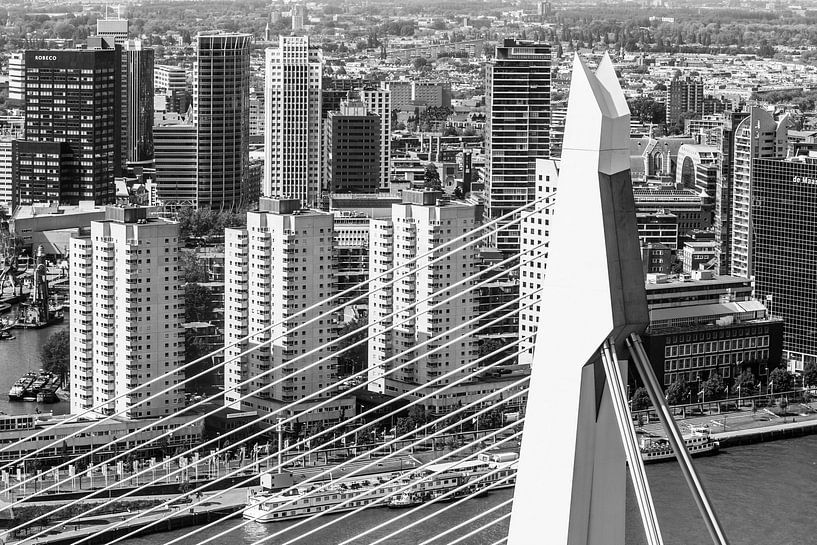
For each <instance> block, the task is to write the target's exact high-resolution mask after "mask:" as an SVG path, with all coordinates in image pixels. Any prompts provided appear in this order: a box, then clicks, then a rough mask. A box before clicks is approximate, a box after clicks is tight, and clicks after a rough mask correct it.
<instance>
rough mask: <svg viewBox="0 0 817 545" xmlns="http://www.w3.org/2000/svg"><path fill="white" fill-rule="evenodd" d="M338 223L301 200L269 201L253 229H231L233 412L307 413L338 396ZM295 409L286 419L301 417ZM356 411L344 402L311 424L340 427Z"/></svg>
mask: <svg viewBox="0 0 817 545" xmlns="http://www.w3.org/2000/svg"><path fill="white" fill-rule="evenodd" d="M334 221H335V218H334V215H333V214H331V213H328V212H321V211H317V210H310V209H303V208H302V207H301V203H300V201H299V200H298V199H271V198H265V197H262V198H261V200H260V209H259V211H257V212H248V213H247V227H246V228H242V229H226V230H225V236H224V241H225V247H224V253H225V255H224V265H225V293H224V296H225V301H224V309H225V318H224V328H225V335H224V340H225V345H226V346H227V349H226V351H225V361H226V362H227V363H226V366H225V371H224V386H225V394H224V397H225V404H226V405H227V406H229V407H231V408H234V409H240V410H257V411H259V412H260V413H264V412H266V413H271V412H273V411H275V410H277V409H280V408H282V407H284V406H285V405H289V404H295V405H297V409H295V410H297V411H298V412H299V413H300V412H301V411H308V409H309V407H310V406H311V405H314V403H315V402H317V401H324V400H326V399H327V398H328V397H330V396H332V395H334V394H336V393H337V391H335V390H326V388H327V387H331V386H332V385H334V384H335V382H336V381H337V358H336V357H335V356H334V355H333V352H334V350H335V347H334V346H327V343H330V342H331V341H333V340H334V339H335V338H336V336H337V326H338V322H337V315H336V314H335V313H334V312H333V309H335V308H336V307H337V302H336V301H331V302H327V300H328V299H330V298H331V297H332V296H333V295H335V293H336V291H337V287H336V282H337V280H336V274H337V261H336V257H335V240H334ZM313 307H314V308H313ZM307 309H310V310H307ZM299 312H302V314H298V313H299ZM326 312H328V313H329V315H328V316H320V317H319V315H321V314H324V313H326ZM230 345H235V346H230ZM256 347H257V350H255V351H253V353H252V354H250V355H246V356H240V354H241V353H242V352H244V351H247V350H250V349H252V348H256ZM313 351H314V353H312V352H313ZM330 356H331V357H330ZM296 358H299V359H298V360H297V361H293V360H296ZM324 358H328V359H327V360H326V361H323V362H321V363H316V362H318V360H322V359H324ZM289 362H292V363H289ZM313 364H314V365H313ZM296 371H301V372H300V373H297V374H296ZM245 381H249V383H248V384H246V385H244V386H243V387H239V384H241V383H242V382H245ZM324 390H326V391H324ZM313 395H314V396H315V397H311V398H310V400H307V401H304V403H303V404H298V402H299V401H300V400H302V399H304V398H305V397H307V396H313ZM242 397H246V399H242ZM287 410H288V411H289V412H288V413H287V414H286V415H282V416H287V415H291V414H293V409H292V408H290V409H287ZM353 411H354V402H353V401H350V400H348V399H345V398H340V399H337V400H335V401H333V402H332V403H330V404H329V405H327V406H326V407H323V408H322V411H321V412H320V413H310V412H304V416H303V421H322V422H330V421H337V420H339V419H341V418H343V417H348V416H351V415H352V414H353Z"/></svg>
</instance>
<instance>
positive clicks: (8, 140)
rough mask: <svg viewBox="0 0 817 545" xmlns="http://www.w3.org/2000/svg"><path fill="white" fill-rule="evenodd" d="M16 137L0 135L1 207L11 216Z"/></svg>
mask: <svg viewBox="0 0 817 545" xmlns="http://www.w3.org/2000/svg"><path fill="white" fill-rule="evenodd" d="M15 138H19V136H14V135H0V207H2V208H5V210H6V212H8V213H9V214H11V212H12V211H13V210H12V209H13V200H14V185H13V183H12V181H11V178H12V172H11V163H12V159H11V157H12V149H13V146H14V144H13V142H14V139H15Z"/></svg>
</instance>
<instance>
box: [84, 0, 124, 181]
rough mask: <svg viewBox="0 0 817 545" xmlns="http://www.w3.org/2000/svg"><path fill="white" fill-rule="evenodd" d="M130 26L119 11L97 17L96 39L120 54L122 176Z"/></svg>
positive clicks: (118, 173) (120, 153) (118, 174)
mask: <svg viewBox="0 0 817 545" xmlns="http://www.w3.org/2000/svg"><path fill="white" fill-rule="evenodd" d="M129 28H130V25H129V22H128V20H127V19H122V18H121V17H120V14H119V13H117V15H116V17H108V12H107V9H106V10H105V18H104V19H97V21H96V36H93V39H94V40H97V41H98V42H99V43H102V44H105V46H106V47H112V48H115V49H116V52H117V54H118V55H119V100H120V106H119V114H120V115H121V116H122V117H121V119H120V121H119V123H118V125H119V131H120V135H119V146H120V149H119V156H120V158H121V164H120V165H119V166H118V167H117V170H116V173H115V175H116V176H120V175H121V174H122V172H121V168H120V167H121V166H123V165H124V164H125V162H126V161H127V158H128V122H129V121H130V119H129V118H128V101H129V96H128V91H129V88H128V56H127V54H126V53H125V42H126V41H127V40H128V30H129Z"/></svg>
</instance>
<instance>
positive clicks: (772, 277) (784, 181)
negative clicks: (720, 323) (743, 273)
mask: <svg viewBox="0 0 817 545" xmlns="http://www.w3.org/2000/svg"><path fill="white" fill-rule="evenodd" d="M815 218H817V157H812V156H809V155H807V156H805V157H804V156H801V157H796V158H793V160H779V159H755V160H754V165H753V172H752V247H751V255H752V263H753V268H752V273H753V275H754V277H755V287H756V290H757V295H758V298H760V299H761V300H765V301H766V304H767V305H768V306H769V309H770V311H771V312H772V313H773V314H774V315H775V316H781V317H782V318H783V319H784V320H785V322H786V329H785V333H784V340H783V348H784V350H785V357H786V358H787V359H789V360H795V361H798V362H801V363H805V362H808V361H811V362H817V270H815V268H814V267H813V266H812V264H811V257H812V256H814V255H817V254H815V252H817V229H815Z"/></svg>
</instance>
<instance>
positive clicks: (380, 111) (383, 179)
mask: <svg viewBox="0 0 817 545" xmlns="http://www.w3.org/2000/svg"><path fill="white" fill-rule="evenodd" d="M360 99H361V100H362V101H363V103H364V104H365V105H366V110H368V111H369V113H371V114H375V115H377V116H378V117H379V118H380V189H382V190H385V191H388V189H389V178H390V176H391V174H390V173H391V92H390V91H389V89H388V87H387V85H386V84H385V83H381V84H380V87H372V86H364V87H363V88H362V89H361V90H360Z"/></svg>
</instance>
